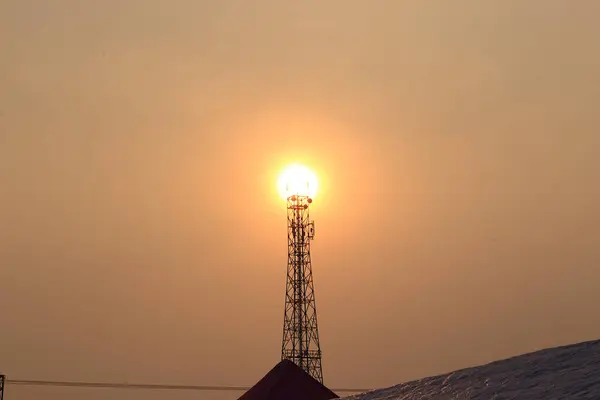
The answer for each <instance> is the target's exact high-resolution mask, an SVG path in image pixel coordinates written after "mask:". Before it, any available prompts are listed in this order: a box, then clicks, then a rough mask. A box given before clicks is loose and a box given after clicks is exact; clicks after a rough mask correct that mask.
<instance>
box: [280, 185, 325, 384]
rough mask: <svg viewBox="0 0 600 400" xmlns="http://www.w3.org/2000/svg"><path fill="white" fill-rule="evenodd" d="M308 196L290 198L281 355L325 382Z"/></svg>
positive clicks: (312, 228) (312, 230) (288, 201)
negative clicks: (313, 268)
mask: <svg viewBox="0 0 600 400" xmlns="http://www.w3.org/2000/svg"><path fill="white" fill-rule="evenodd" d="M311 203H312V199H311V198H310V197H309V196H300V195H293V196H289V197H288V198H287V231H288V264H287V283H286V291H285V315H284V320H283V343H282V346H281V359H282V360H284V359H287V360H290V361H292V362H294V363H295V364H296V365H298V366H299V367H300V368H302V369H303V370H304V371H306V372H307V373H308V374H309V375H311V376H312V377H313V378H315V379H316V380H317V381H319V382H321V383H323V370H322V366H321V346H320V344H319V331H318V327H317V309H316V306H315V289H314V285H313V276H312V266H311V257H310V242H311V240H313V238H314V233H315V230H314V226H315V225H314V222H313V221H310V217H309V206H310V204H311Z"/></svg>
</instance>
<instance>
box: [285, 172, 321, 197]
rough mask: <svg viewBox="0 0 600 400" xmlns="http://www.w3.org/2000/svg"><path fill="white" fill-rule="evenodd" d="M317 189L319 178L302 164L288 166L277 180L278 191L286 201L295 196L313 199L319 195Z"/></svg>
mask: <svg viewBox="0 0 600 400" xmlns="http://www.w3.org/2000/svg"><path fill="white" fill-rule="evenodd" d="M317 188H318V182H317V176H316V175H315V174H314V172H312V171H311V170H310V169H309V168H308V167H306V166H304V165H301V164H292V165H289V166H287V167H286V168H285V169H284V170H283V171H282V172H281V174H280V175H279V179H277V190H278V191H279V195H280V196H281V197H282V198H284V199H287V198H288V197H290V196H292V195H295V194H296V195H300V196H309V197H311V198H313V197H315V195H316V194H317Z"/></svg>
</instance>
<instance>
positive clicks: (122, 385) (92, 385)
mask: <svg viewBox="0 0 600 400" xmlns="http://www.w3.org/2000/svg"><path fill="white" fill-rule="evenodd" d="M6 384H10V385H20V386H59V387H80V388H95V389H143V390H202V391H235V392H242V391H246V390H248V389H250V387H247V386H209V385H161V384H148V383H108V382H74V381H40V380H28V379H6ZM331 390H332V391H334V392H340V393H363V392H368V391H369V390H371V389H349V388H341V389H331Z"/></svg>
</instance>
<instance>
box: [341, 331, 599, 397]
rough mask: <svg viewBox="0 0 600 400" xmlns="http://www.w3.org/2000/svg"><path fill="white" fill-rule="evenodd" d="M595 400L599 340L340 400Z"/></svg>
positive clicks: (547, 350)
mask: <svg viewBox="0 0 600 400" xmlns="http://www.w3.org/2000/svg"><path fill="white" fill-rule="evenodd" d="M425 399H427V400H450V399H452V400H509V399H519V400H522V399H544V400H558V399H561V400H564V399H596V400H600V340H596V341H591V342H584V343H579V344H574V345H569V346H563V347H556V348H552V349H546V350H541V351H537V352H535V353H529V354H524V355H521V356H517V357H512V358H509V359H506V360H501V361H496V362H493V363H491V364H487V365H483V366H479V367H473V368H468V369H463V370H459V371H455V372H452V373H449V374H444V375H439V376H434V377H430V378H425V379H421V380H418V381H413V382H408V383H403V384H399V385H396V386H393V387H390V388H385V389H377V390H373V391H371V392H367V393H363V394H358V395H353V396H348V397H345V398H344V400H425Z"/></svg>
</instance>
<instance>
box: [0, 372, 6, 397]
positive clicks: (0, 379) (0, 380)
mask: <svg viewBox="0 0 600 400" xmlns="http://www.w3.org/2000/svg"><path fill="white" fill-rule="evenodd" d="M4 381H6V376H4V375H0V400H3V399H4Z"/></svg>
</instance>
